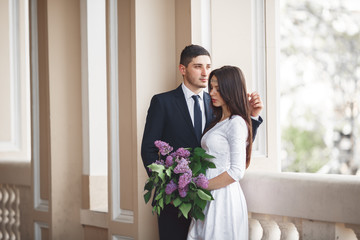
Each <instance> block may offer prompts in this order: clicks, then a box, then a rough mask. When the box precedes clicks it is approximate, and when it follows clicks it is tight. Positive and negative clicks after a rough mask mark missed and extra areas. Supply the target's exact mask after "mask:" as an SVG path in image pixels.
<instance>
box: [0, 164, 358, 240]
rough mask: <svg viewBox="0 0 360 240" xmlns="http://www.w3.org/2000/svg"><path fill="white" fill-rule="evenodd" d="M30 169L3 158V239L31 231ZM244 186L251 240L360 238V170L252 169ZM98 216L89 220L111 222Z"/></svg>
mask: <svg viewBox="0 0 360 240" xmlns="http://www.w3.org/2000/svg"><path fill="white" fill-rule="evenodd" d="M29 173H30V164H25V165H21V164H19V165H17V164H15V165H14V164H10V165H9V164H4V163H1V164H0V239H18V238H19V237H20V236H19V234H20V235H21V236H22V238H24V237H25V236H30V235H29V234H30V233H31V227H32V225H31V221H29V219H26V217H29V216H30V214H31V200H30V199H31V191H30V184H29V182H30V180H29V179H30V174H29ZM14 176H19V177H14ZM24 176H25V177H24ZM241 186H242V188H243V190H244V194H245V197H246V201H247V205H248V209H249V228H250V231H249V234H250V236H249V239H251V240H260V239H261V240H275V239H276V240H285V239H287V240H296V239H299V240H308V239H314V240H337V239H339V240H340V239H344V240H360V178H359V177H358V176H343V175H342V176H340V175H318V174H298V173H267V172H247V173H246V174H245V177H244V179H243V180H242V181H241ZM79 211H80V210H79ZM82 215H84V214H82ZM105 215H106V213H101V214H100V215H99V216H97V215H91V216H96V217H99V220H100V218H101V219H103V218H104V217H105V218H106V216H105ZM82 218H86V219H87V217H86V216H85V215H84V216H82ZM86 219H85V220H86ZM106 219H107V218H106ZM85 222H86V221H85ZM85 222H84V221H83V223H85ZM97 222H101V221H94V219H93V220H92V221H90V222H89V221H88V222H86V223H85V225H94V226H96V227H100V228H104V227H105V228H106V226H105V225H101V224H100V225H98V224H97ZM27 225H28V226H27ZM154 231H155V230H154ZM25 238H26V237H25Z"/></svg>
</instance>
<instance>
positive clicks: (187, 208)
mask: <svg viewBox="0 0 360 240" xmlns="http://www.w3.org/2000/svg"><path fill="white" fill-rule="evenodd" d="M179 209H180V211H181V212H182V214H183V215H184V217H185V218H186V219H187V218H188V213H189V211H190V209H191V203H183V204H181V205H180V207H179Z"/></svg>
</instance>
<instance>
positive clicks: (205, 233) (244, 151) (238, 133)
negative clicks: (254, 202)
mask: <svg viewBox="0 0 360 240" xmlns="http://www.w3.org/2000/svg"><path fill="white" fill-rule="evenodd" d="M209 79H210V81H209V90H210V96H211V100H212V107H213V110H214V114H215V120H214V121H213V123H212V124H211V125H210V127H209V128H208V129H207V131H206V132H205V134H204V135H203V137H202V140H201V146H202V148H204V149H205V150H206V152H207V153H208V154H210V155H213V156H214V157H215V158H214V159H211V161H213V162H214V163H215V165H216V168H215V169H209V170H208V171H207V172H206V175H207V177H208V179H209V185H208V190H210V191H211V193H212V195H213V197H214V199H215V200H213V201H210V202H209V203H208V204H207V206H206V207H205V209H204V214H205V220H204V221H201V220H197V221H195V220H194V219H193V220H192V222H191V225H190V229H189V233H188V237H187V239H188V240H192V239H202V240H203V239H232V240H235V239H241V240H242V239H244V240H245V239H246V240H247V239H248V213H247V206H246V201H245V197H244V194H243V191H242V189H241V186H240V183H239V180H240V179H242V178H243V176H244V173H245V169H246V168H247V167H248V166H249V164H250V156H251V147H252V132H251V129H252V127H251V117H250V110H249V107H250V106H249V100H248V97H247V96H248V95H247V91H246V84H245V79H244V76H243V74H242V72H241V70H240V69H239V68H237V67H232V66H224V67H222V68H219V69H216V70H214V71H212V72H211V73H210V76H209Z"/></svg>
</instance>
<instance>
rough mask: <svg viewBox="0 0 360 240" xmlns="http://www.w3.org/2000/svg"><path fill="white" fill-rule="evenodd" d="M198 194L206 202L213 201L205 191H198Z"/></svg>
mask: <svg viewBox="0 0 360 240" xmlns="http://www.w3.org/2000/svg"><path fill="white" fill-rule="evenodd" d="M197 194H198V196H199V198H201V199H203V200H206V201H210V200H211V196H209V195H208V194H207V193H205V192H204V191H203V190H201V189H198V191H197Z"/></svg>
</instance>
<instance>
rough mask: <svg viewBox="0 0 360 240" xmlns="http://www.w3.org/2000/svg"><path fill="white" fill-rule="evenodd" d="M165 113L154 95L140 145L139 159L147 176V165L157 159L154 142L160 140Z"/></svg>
mask: <svg viewBox="0 0 360 240" xmlns="http://www.w3.org/2000/svg"><path fill="white" fill-rule="evenodd" d="M164 116H165V111H164V108H163V107H162V104H161V101H160V100H159V97H158V96H157V95H155V96H154V97H153V98H152V99H151V103H150V107H149V109H148V113H147V117H146V123H145V129H144V135H143V139H142V143H141V158H142V160H143V164H144V167H145V169H146V172H147V174H148V175H149V176H150V172H149V169H148V167H147V166H148V165H150V164H151V163H153V162H155V161H156V160H157V159H158V149H157V148H156V147H155V145H154V142H155V141H156V140H161V138H162V134H163V126H164V122H165V121H164Z"/></svg>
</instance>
